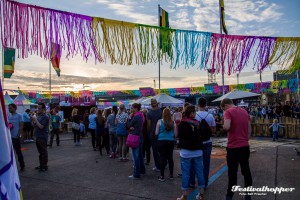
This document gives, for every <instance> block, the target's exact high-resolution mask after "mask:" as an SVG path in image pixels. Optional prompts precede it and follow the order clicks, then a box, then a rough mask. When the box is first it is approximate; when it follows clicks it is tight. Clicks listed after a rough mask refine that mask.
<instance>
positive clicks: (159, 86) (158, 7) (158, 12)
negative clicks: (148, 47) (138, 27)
mask: <svg viewBox="0 0 300 200" xmlns="http://www.w3.org/2000/svg"><path fill="white" fill-rule="evenodd" d="M158 26H160V5H159V4H158ZM160 45H161V44H160V37H159V50H158V89H159V91H160Z"/></svg>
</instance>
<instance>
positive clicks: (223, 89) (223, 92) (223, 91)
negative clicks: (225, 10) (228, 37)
mask: <svg viewBox="0 0 300 200" xmlns="http://www.w3.org/2000/svg"><path fill="white" fill-rule="evenodd" d="M219 12H220V34H222V10H221V0H219ZM221 51H222V47H221ZM223 69H224V63H223V66H222V94H223V95H224V94H225V88H224V71H223Z"/></svg>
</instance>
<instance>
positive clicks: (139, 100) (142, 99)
mask: <svg viewBox="0 0 300 200" xmlns="http://www.w3.org/2000/svg"><path fill="white" fill-rule="evenodd" d="M146 99H149V97H142V98H139V99H137V100H135V101H133V102H131V103H130V105H132V104H134V103H142V102H143V101H144V100H146ZM150 99H151V98H150Z"/></svg>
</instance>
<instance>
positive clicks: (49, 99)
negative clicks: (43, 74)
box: [49, 55, 52, 104]
mask: <svg viewBox="0 0 300 200" xmlns="http://www.w3.org/2000/svg"><path fill="white" fill-rule="evenodd" d="M51 84H52V83H51V55H50V59H49V93H50V95H49V104H50V103H51V93H52V91H51V90H52V89H51Z"/></svg>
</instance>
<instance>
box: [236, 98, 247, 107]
mask: <svg viewBox="0 0 300 200" xmlns="http://www.w3.org/2000/svg"><path fill="white" fill-rule="evenodd" d="M248 106H249V104H248V103H245V102H244V101H243V99H242V101H241V102H240V103H239V104H238V107H248Z"/></svg>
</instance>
